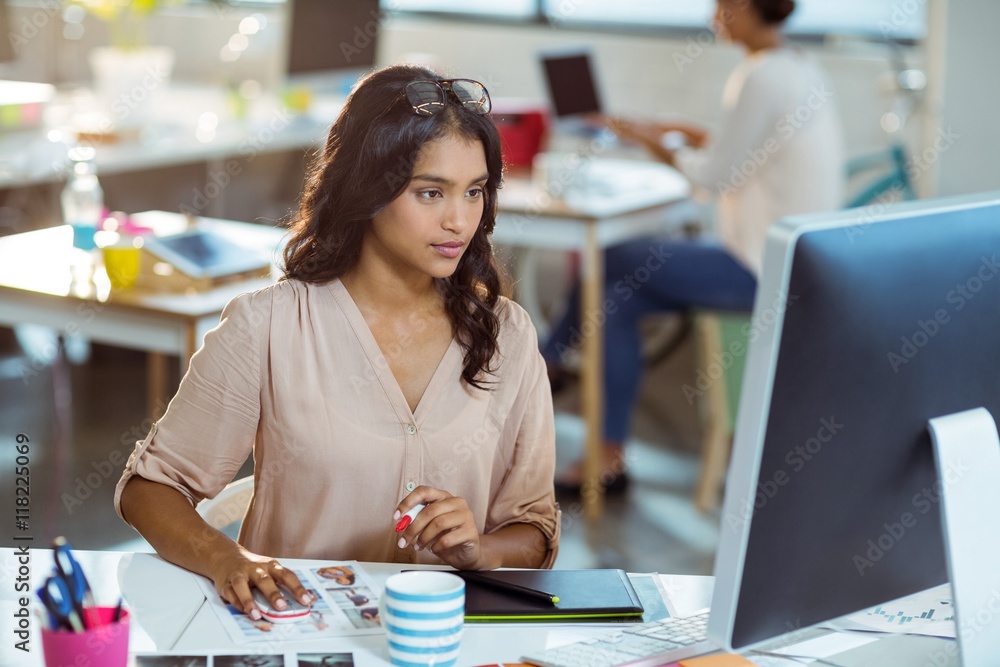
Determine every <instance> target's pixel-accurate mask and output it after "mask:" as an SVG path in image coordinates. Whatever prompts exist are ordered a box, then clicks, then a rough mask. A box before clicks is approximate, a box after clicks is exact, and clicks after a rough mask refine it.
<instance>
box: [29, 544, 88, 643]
mask: <svg viewBox="0 0 1000 667" xmlns="http://www.w3.org/2000/svg"><path fill="white" fill-rule="evenodd" d="M52 551H53V557H54V558H55V561H56V569H55V572H54V573H53V574H52V576H50V577H49V578H48V579H46V581H45V586H43V587H42V589H41V590H39V592H38V595H39V597H40V598H41V599H42V603H43V604H45V607H46V608H47V609H48V610H49V613H50V614H51V615H52V617H53V618H54V619H55V620H56V621H57V622H58V623H59V625H61V626H62V627H65V628H68V629H71V630H76V631H77V632H80V631H82V630H85V629H86V628H88V627H90V626H91V625H92V623H91V622H90V621H91V619H90V618H88V616H87V612H88V611H93V609H94V596H93V593H92V592H91V590H90V584H89V583H88V582H87V577H86V575H84V573H83V569H82V568H81V567H80V564H79V563H77V562H76V559H75V558H73V553H72V551H70V548H69V544H68V543H67V542H66V540H65V539H64V538H62V537H57V538H56V539H55V541H54V542H53V543H52ZM74 621H75V622H74ZM77 625H79V629H77Z"/></svg>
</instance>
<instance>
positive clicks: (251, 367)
mask: <svg viewBox="0 0 1000 667" xmlns="http://www.w3.org/2000/svg"><path fill="white" fill-rule="evenodd" d="M267 306H268V304H267V298H266V297H261V296H258V295H255V294H243V295H240V296H238V297H236V298H235V299H233V300H232V301H231V302H230V303H229V304H228V305H227V306H226V308H225V310H224V311H223V313H222V320H221V322H220V324H219V325H218V326H217V327H216V328H215V329H212V330H211V331H210V332H208V334H207V335H206V336H205V342H204V345H203V346H202V347H201V349H199V350H198V352H197V353H196V354H195V355H194V356H193V357H192V358H191V364H190V366H189V368H188V371H187V373H186V374H185V375H184V378H183V379H182V380H181V384H180V388H179V389H178V391H177V394H176V395H175V396H174V398H173V400H171V401H170V405H169V406H168V407H167V410H166V413H165V414H164V415H163V417H162V418H161V419H160V420H159V421H158V422H156V423H154V424H153V426H152V428H151V429H150V432H149V434H148V435H147V436H146V438H145V439H143V440H141V441H139V442H137V443H136V446H135V450H134V451H133V452H132V455H131V456H130V457H129V460H128V463H127V464H126V466H125V471H124V473H123V474H122V477H121V479H120V480H119V482H118V486H117V487H116V489H115V498H114V503H115V510H116V511H117V512H118V515H119V516H121V517H122V519H125V517H124V516H123V515H122V510H121V494H122V489H124V488H125V485H126V484H127V483H128V481H129V480H130V479H131V478H132V477H133V476H134V475H138V476H140V477H142V478H144V479H148V480H150V481H153V482H158V483H160V484H165V485H166V486H169V487H171V488H174V489H177V490H178V491H179V492H180V493H181V494H183V496H184V497H185V498H186V499H187V500H188V502H190V503H191V504H192V505H195V504H197V503H198V502H199V501H201V500H202V499H204V498H211V497H214V496H215V495H216V494H218V493H219V491H221V490H222V488H223V487H224V486H225V485H226V484H227V483H229V482H230V481H231V480H232V479H233V476H234V475H235V474H236V473H237V472H238V471H239V469H240V467H241V466H242V465H243V463H244V461H246V459H247V456H248V455H249V454H250V452H251V450H252V449H253V443H254V438H255V435H256V432H257V426H258V422H259V420H260V383H261V380H260V378H261V372H260V371H261V358H262V357H261V350H260V341H261V330H262V329H263V328H265V327H266V321H265V318H266V317H268V316H269V309H267Z"/></svg>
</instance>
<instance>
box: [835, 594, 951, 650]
mask: <svg viewBox="0 0 1000 667" xmlns="http://www.w3.org/2000/svg"><path fill="white" fill-rule="evenodd" d="M823 627H826V628H831V629H833V630H855V631H862V632H887V633H891V634H897V635H927V636H929V637H944V638H946V639H954V638H955V608H954V606H953V605H952V595H951V585H950V584H942V585H940V586H937V587H935V588H931V589H929V590H926V591H923V592H922V593H916V594H914V595H910V596H909V597H905V598H901V599H899V600H896V601H895V602H890V603H887V604H881V605H878V606H876V607H872V608H871V609H866V610H865V611H859V612H858V613H856V614H851V615H850V616H845V617H843V618H840V619H837V620H836V621H833V622H831V623H827V624H825V625H824V626H823Z"/></svg>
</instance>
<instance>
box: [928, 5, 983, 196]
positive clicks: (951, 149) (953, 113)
mask: <svg viewBox="0 0 1000 667" xmlns="http://www.w3.org/2000/svg"><path fill="white" fill-rule="evenodd" d="M930 8H931V12H930V32H929V35H928V52H929V58H930V59H931V62H932V63H933V65H932V67H931V68H930V72H929V74H930V77H931V81H930V83H931V86H932V89H931V90H932V97H931V101H930V102H931V103H930V106H931V108H932V114H933V115H932V118H931V122H929V123H928V124H927V127H926V129H925V133H924V138H923V146H924V149H923V150H924V152H923V153H922V154H921V155H920V156H919V157H920V158H921V162H920V166H921V167H926V173H927V180H928V181H929V183H931V184H932V189H931V190H930V191H929V192H927V193H926V194H928V195H932V194H936V195H941V196H946V195H955V194H966V193H972V192H983V191H987V190H998V189H1000V167H998V166H997V156H1000V127H998V121H997V119H998V113H997V110H998V109H1000V41H998V40H997V35H996V30H997V27H998V26H1000V2H997V0H932V2H931V7H930Z"/></svg>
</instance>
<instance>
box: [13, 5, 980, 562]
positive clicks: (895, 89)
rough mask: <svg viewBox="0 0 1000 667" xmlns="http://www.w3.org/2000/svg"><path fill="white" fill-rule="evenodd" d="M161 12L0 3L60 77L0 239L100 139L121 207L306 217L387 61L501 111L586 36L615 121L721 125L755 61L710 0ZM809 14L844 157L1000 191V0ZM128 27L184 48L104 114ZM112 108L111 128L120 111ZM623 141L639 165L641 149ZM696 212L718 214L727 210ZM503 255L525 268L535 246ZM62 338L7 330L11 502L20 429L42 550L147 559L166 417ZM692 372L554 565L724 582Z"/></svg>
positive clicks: (657, 410)
mask: <svg viewBox="0 0 1000 667" xmlns="http://www.w3.org/2000/svg"><path fill="white" fill-rule="evenodd" d="M109 1H110V0H109ZM4 4H6V6H5V7H4ZM126 4H128V3H126ZM158 4H159V5H161V6H159V7H157V8H156V9H155V11H153V12H152V13H150V14H149V15H148V16H146V17H143V18H142V19H141V21H139V25H131V26H124V27H123V26H120V25H115V24H114V22H112V21H107V20H102V18H100V17H99V16H98V15H96V14H95V13H94V12H93V11H88V8H87V6H86V5H87V3H86V2H80V3H76V2H69V1H62V2H58V1H57V0H0V10H5V13H4V14H0V16H2V17H3V18H2V20H5V21H6V25H3V24H2V23H0V27H3V30H2V31H0V32H2V37H3V39H2V42H0V81H4V82H33V83H41V84H50V85H51V86H52V88H50V89H42V90H43V95H42V99H43V104H42V107H39V109H40V110H39V111H38V113H37V114H36V115H30V114H29V115H18V114H19V113H21V112H22V111H24V110H25V109H26V108H27V106H25V105H23V104H21V102H19V101H18V100H15V99H14V98H13V97H8V98H7V99H3V98H2V97H0V131H2V134H0V234H3V235H6V234H13V233H18V232H23V231H28V230H31V229H38V228H42V227H49V226H53V225H57V224H61V222H62V213H61V210H60V205H59V192H60V189H61V188H62V186H63V183H64V181H65V177H66V173H65V165H66V160H65V152H66V149H67V146H69V145H71V144H72V143H73V142H74V141H80V142H83V143H89V144H91V145H94V146H95V148H96V151H97V156H98V157H97V163H98V167H99V171H98V175H99V178H100V181H101V184H102V186H103V188H104V194H105V203H106V205H107V206H108V208H110V209H111V210H121V211H124V212H127V213H132V212H137V211H142V210H149V209H163V210H168V211H188V212H194V213H197V214H202V215H206V216H213V217H219V218H226V219H231V220H240V221H247V222H257V223H259V224H274V222H275V221H277V220H280V219H281V218H282V217H283V216H285V215H286V214H287V213H288V212H289V210H291V208H292V207H294V205H295V201H296V198H297V196H298V193H299V189H300V188H301V183H302V176H303V173H304V169H305V166H306V164H307V163H308V156H309V154H310V153H311V152H312V151H313V150H315V149H316V148H317V147H319V146H321V145H322V141H323V138H324V136H325V129H326V127H327V126H328V124H329V122H330V121H331V120H332V118H333V116H334V114H335V113H336V109H337V104H338V102H339V101H342V99H343V96H344V94H346V91H347V90H349V88H350V85H351V83H352V82H353V81H354V80H355V79H356V76H357V75H358V73H359V72H361V71H364V70H365V69H368V68H369V67H370V66H371V64H372V63H375V64H376V65H384V64H390V63H394V62H398V61H403V60H407V61H419V62H423V63H428V64H431V65H433V66H435V67H438V68H439V69H440V70H441V71H442V73H444V74H447V75H454V76H462V77H468V78H474V79H477V80H480V81H482V82H483V83H484V84H485V85H486V86H487V87H488V89H489V90H490V92H491V94H492V96H493V98H494V101H495V106H497V107H498V108H499V109H500V110H503V109H511V110H516V109H525V108H527V109H545V107H546V106H547V104H548V96H547V90H546V87H545V82H544V78H543V75H542V70H541V67H540V65H539V54H540V53H542V52H548V51H553V50H559V49H577V48H580V47H583V48H586V49H587V50H588V51H589V52H590V54H591V57H592V63H593V65H594V67H595V77H596V80H597V83H598V86H599V92H600V94H601V99H602V102H603V105H604V107H605V110H606V111H608V112H610V113H614V114H621V115H629V116H641V117H652V118H661V119H686V120H690V121H693V122H697V123H704V124H708V125H711V124H712V123H713V122H714V121H715V120H716V119H717V117H718V113H719V99H720V96H721V91H722V86H723V83H724V81H725V79H726V77H727V76H728V74H729V72H730V71H731V70H732V68H733V67H734V66H735V64H736V63H737V62H738V61H739V59H740V58H741V53H740V52H739V50H738V49H736V48H735V47H732V46H730V45H727V44H724V43H721V42H719V41H718V40H717V39H715V38H714V36H713V35H712V33H711V31H710V30H709V28H708V20H709V17H710V16H711V11H712V5H713V3H711V2H709V1H708V0H698V1H684V2H680V1H675V0H669V1H668V0H664V1H659V2H649V1H644V0H616V1H615V2H610V1H607V0H517V1H511V2H504V3H497V2H487V1H485V0H464V1H462V2H452V1H446V0H384V1H383V2H381V3H378V2H374V1H372V0H294V2H292V0H288V1H287V2H285V1H282V0H247V1H238V0H232V1H230V2H210V1H208V0H187V1H184V0H178V1H176V2H169V3H168V2H161V3H158ZM798 4H799V9H798V11H797V13H796V15H795V18H794V19H793V20H792V21H791V22H790V24H789V26H788V29H789V34H790V40H791V41H793V42H794V43H797V44H798V45H800V46H801V47H802V48H804V49H806V50H808V51H810V52H812V53H814V54H815V55H816V57H817V58H818V59H819V60H820V61H821V63H822V65H823V66H824V67H825V69H826V70H827V72H828V73H829V74H830V76H831V78H832V80H833V83H834V85H835V86H836V89H837V91H838V93H839V103H840V106H841V112H842V116H843V119H844V124H845V131H846V139H847V147H848V152H849V155H851V156H858V155H863V154H873V153H878V152H880V151H884V150H885V149H887V148H888V147H890V146H892V145H900V146H903V147H904V148H905V151H906V153H905V154H906V155H907V156H908V157H907V159H908V161H907V162H906V163H905V165H903V167H904V168H905V169H907V170H908V173H909V175H910V176H911V178H912V180H913V182H914V185H915V188H916V191H917V194H918V195H919V196H920V197H932V196H943V195H951V194H958V193H965V192H976V191H983V190H989V189H995V188H997V187H998V186H1000V176H998V173H1000V172H998V171H997V169H996V167H995V165H994V164H993V160H994V156H995V155H997V154H1000V133H998V132H996V129H995V120H994V119H995V116H996V113H995V110H996V108H997V107H998V106H1000V87H998V86H996V85H995V83H994V81H995V76H996V75H995V72H996V69H997V66H998V65H1000V43H998V41H997V40H996V39H995V38H994V37H995V35H993V34H992V31H993V30H994V29H995V26H996V25H1000V4H998V3H996V2H995V1H994V0H926V1H917V0H877V1H871V0H868V1H865V0H851V1H850V2H829V1H827V0H800V1H799V3H798ZM130 29H138V30H140V32H139V33H138V34H140V35H141V37H142V40H143V43H145V44H147V45H149V46H155V47H166V49H168V50H169V63H168V64H167V65H164V64H163V63H162V62H161V63H160V64H157V63H156V62H152V63H151V64H146V65H144V66H143V67H142V68H140V70H139V74H140V76H139V77H138V78H137V81H138V82H139V83H138V84H137V85H139V88H138V89H136V88H134V87H133V88H132V89H131V90H130V91H126V92H127V95H126V97H125V98H122V97H120V96H119V97H118V98H117V99H118V102H119V106H117V107H113V106H112V107H109V106H108V98H107V96H106V95H105V96H104V97H102V91H101V90H100V89H99V86H98V85H97V84H96V83H95V81H96V79H95V73H94V71H93V69H92V68H93V67H94V65H93V62H94V60H95V58H94V55H93V54H94V52H95V49H97V48H98V47H107V46H109V45H113V44H115V43H116V42H119V41H120V40H121V39H123V37H122V34H123V33H122V31H123V30H124V31H126V33H127V34H131V33H128V31H129V30H130ZM5 90H8V91H10V90H13V89H12V88H6V89H5ZM46 91H47V92H46ZM19 94H20V93H19ZM11 95H13V93H11ZM123 99H124V100H125V102H126V105H125V107H123V106H121V102H122V100H123ZM109 117H110V118H111V120H112V121H113V123H112V124H111V125H108V124H106V123H104V124H102V122H103V121H104V120H106V119H108V118H109ZM551 129H552V131H551V132H550V134H549V136H548V140H549V141H550V142H560V141H562V142H569V143H566V144H564V145H571V142H572V141H574V139H573V138H572V137H561V136H560V135H559V127H558V125H553V126H552V127H551ZM543 148H544V146H543ZM606 150H607V153H608V155H627V156H630V157H634V158H637V159H642V158H643V156H642V155H641V153H640V152H639V151H637V150H636V149H634V148H630V147H628V146H614V145H612V146H610V147H609V148H607V149H606ZM234 161H235V162H234ZM897 166H898V165H897ZM853 186H854V187H862V186H863V183H855V184H853ZM690 222H700V223H702V224H706V225H707V226H709V227H710V217H709V218H707V219H692V220H691V221H690ZM502 252H503V253H504V256H505V257H506V258H507V259H508V260H509V261H510V262H511V264H512V265H513V266H516V264H517V262H518V261H519V256H518V251H517V250H516V249H513V248H507V249H502ZM535 261H539V262H540V268H539V270H540V271H541V272H543V275H545V276H547V278H548V279H546V280H542V281H540V282H539V284H541V285H542V286H543V290H542V292H543V293H542V294H541V295H539V298H540V301H541V304H542V312H543V313H545V314H546V315H552V316H554V314H555V313H557V312H558V310H559V308H560V299H561V298H564V296H565V294H564V292H563V288H564V287H565V286H566V285H567V284H568V275H569V272H570V270H571V266H572V260H570V259H567V258H566V257H563V256H561V255H558V254H555V253H552V254H544V253H543V255H542V256H541V257H540V258H538V257H536V258H535ZM664 326H667V327H669V326H671V325H670V323H666V324H665V325H664ZM54 333H55V334H58V333H60V332H59V331H58V330H56V331H55V332H54ZM54 333H53V331H52V330H48V331H46V330H44V329H39V328H37V327H23V328H20V327H19V328H18V330H17V331H16V332H15V330H14V329H12V328H2V329H0V451H2V452H6V453H5V454H3V456H2V458H0V470H2V471H3V479H4V481H3V483H2V484H0V487H2V488H3V491H2V493H0V496H2V498H0V502H2V506H3V507H5V508H11V507H13V506H14V500H13V491H12V488H13V484H12V480H13V475H14V457H13V456H12V455H10V454H9V452H11V451H12V450H13V447H12V445H13V442H14V439H15V437H16V435H17V434H19V433H23V434H27V435H29V437H30V439H31V443H32V450H31V451H32V460H31V479H32V485H31V507H32V516H33V522H34V529H35V531H36V532H35V534H36V535H37V536H38V537H37V539H38V540H39V541H42V542H44V541H47V540H48V539H50V538H51V537H52V536H54V535H56V534H65V535H67V536H68V537H69V538H70V540H71V542H73V543H74V545H75V546H76V547H77V548H91V549H98V548H142V542H141V540H138V539H137V535H136V534H135V533H134V532H132V531H131V530H130V529H129V528H128V527H127V526H125V525H124V524H123V523H121V522H120V521H119V520H118V519H117V517H116V516H115V515H114V512H113V509H112V505H111V497H112V492H113V488H114V483H115V481H116V480H117V478H118V475H119V474H120V470H121V467H122V464H123V462H124V459H125V457H127V455H128V453H129V452H130V451H131V447H132V444H133V443H134V442H135V440H136V439H139V438H141V437H142V436H143V435H144V434H145V431H146V430H147V429H148V426H149V424H150V418H149V415H148V411H147V405H146V401H145V396H144V394H143V388H144V387H145V382H146V380H145V372H146V366H145V362H144V355H143V353H141V352H137V351H133V350H126V349H121V348H114V347H109V346H103V345H96V344H95V345H91V346H89V349H88V346H87V345H86V344H85V343H82V344H81V343H80V342H79V341H72V340H71V341H69V342H68V343H67V353H66V355H59V354H55V351H56V348H55V347H54V345H53V340H54V338H53V335H54ZM697 370H698V369H697V368H696V363H695V361H694V358H693V355H692V353H691V344H690V341H688V340H683V341H682V342H681V343H680V346H679V347H678V349H677V350H676V351H675V352H674V353H672V354H670V355H669V356H667V357H666V359H664V360H662V361H660V362H658V363H656V364H654V365H653V367H652V368H651V369H650V371H649V372H648V373H647V374H646V377H645V379H644V384H643V390H642V399H641V405H640V408H639V411H638V413H637V414H636V415H635V422H634V437H635V442H633V443H632V445H633V446H632V448H631V451H632V452H633V454H632V455H633V456H635V457H636V458H637V459H638V460H641V461H642V465H641V466H637V467H636V468H635V473H634V480H635V483H634V484H633V485H632V486H631V488H630V489H629V491H628V493H626V494H625V495H624V496H621V497H615V498H612V499H610V502H609V503H608V505H607V508H606V511H605V513H604V518H603V519H601V520H598V521H587V520H585V519H584V518H583V516H582V513H581V512H580V508H579V506H578V505H577V504H575V503H574V502H573V501H567V502H564V503H563V508H564V512H565V515H566V516H565V524H564V533H563V534H564V548H563V552H562V554H561V556H560V560H559V562H558V565H559V566H561V567H587V566H610V565H613V566H616V567H625V568H627V569H630V570H633V571H650V570H660V571H674V572H688V573H709V572H710V570H711V565H712V558H713V555H714V548H715V542H716V539H717V532H718V523H719V521H720V516H719V513H718V511H709V512H702V511H699V510H697V509H696V508H695V507H694V505H693V503H692V501H691V498H692V494H693V486H694V483H695V479H696V477H697V474H698V467H699V459H698V453H699V447H700V442H701V440H700V438H701V435H702V434H701V426H700V423H699V420H698V418H697V414H696V408H695V406H692V405H690V404H689V403H688V401H687V400H685V397H684V395H683V393H682V392H681V387H682V386H683V385H685V384H689V385H690V384H692V383H693V382H694V381H695V378H696V373H697ZM173 381H174V382H176V381H177V378H176V377H175V378H173ZM555 400H556V404H557V408H558V410H559V415H558V427H559V428H558V431H559V433H558V439H559V443H558V444H559V448H560V462H563V461H569V460H572V459H573V458H574V457H575V456H576V454H577V452H578V450H579V447H580V445H581V442H582V440H583V435H584V434H583V426H582V422H581V421H580V419H579V418H578V416H577V414H578V411H579V400H578V397H577V395H576V391H575V387H574V386H573V384H572V383H571V384H570V386H569V387H568V388H567V390H566V391H564V392H561V393H560V394H558V395H557V396H556V397H555ZM57 440H61V441H65V442H68V443H69V446H68V447H65V448H60V447H57V446H56V441H57ZM249 465H250V464H249V463H248V467H246V468H245V470H244V472H248V471H249V470H250V468H249ZM12 513H13V512H11V514H12ZM13 532H14V531H13V529H8V530H4V531H3V532H2V533H0V543H2V544H3V545H5V546H9V545H11V544H13V542H12V534H13Z"/></svg>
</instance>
